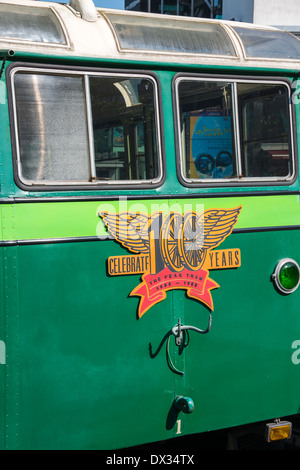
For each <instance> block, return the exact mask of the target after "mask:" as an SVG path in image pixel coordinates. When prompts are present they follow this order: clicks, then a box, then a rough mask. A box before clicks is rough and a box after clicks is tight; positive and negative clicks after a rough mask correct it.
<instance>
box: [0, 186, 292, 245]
mask: <svg viewBox="0 0 300 470" xmlns="http://www.w3.org/2000/svg"><path fill="white" fill-rule="evenodd" d="M239 205H242V207H243V209H242V211H241V215H240V217H239V220H238V222H237V224H236V226H235V228H236V229H245V228H260V227H266V228H268V227H278V226H282V227H285V226H293V225H299V216H298V213H299V207H300V203H299V196H298V195H284V196H283V195H279V196H264V197H259V196H251V197H245V196H241V197H230V198H225V197H222V198H213V199H209V198H206V199H201V198H199V199H195V198H188V199H171V200H170V201H167V200H165V199H154V200H153V199H151V200H135V201H132V200H126V199H124V198H123V199H122V200H120V201H118V200H117V201H108V202H106V201H105V200H102V201H101V200H100V201H74V202H63V201H62V202H47V203H43V202H26V203H18V204H15V205H13V204H2V215H3V218H4V219H5V227H3V233H2V238H1V239H2V240H3V241H10V240H42V239H51V238H54V239H55V238H71V237H92V236H97V235H99V236H103V235H105V234H107V231H106V229H105V228H104V225H103V224H102V222H101V219H99V212H100V211H101V209H102V210H104V209H105V210H111V211H112V212H115V213H118V212H123V211H127V210H128V211H132V212H141V213H146V214H151V213H154V212H156V211H157V210H162V211H165V212H168V211H169V210H170V209H171V210H172V209H173V210H177V211H180V212H184V210H185V209H186V210H188V208H192V210H195V209H198V211H201V209H202V210H204V209H213V208H220V207H222V208H232V207H238V206H239ZM12 213H13V217H12Z"/></svg>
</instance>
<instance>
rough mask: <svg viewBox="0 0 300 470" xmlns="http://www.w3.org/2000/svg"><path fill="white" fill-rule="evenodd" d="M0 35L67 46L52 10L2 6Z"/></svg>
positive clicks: (0, 6)
mask: <svg viewBox="0 0 300 470" xmlns="http://www.w3.org/2000/svg"><path fill="white" fill-rule="evenodd" d="M0 35H1V37H3V38H6V39H8V38H9V39H22V40H23V41H24V40H25V41H33V42H44V43H53V44H66V39H65V36H64V33H63V31H62V28H61V26H60V24H59V21H58V19H57V17H56V15H55V14H54V12H53V11H52V10H51V9H50V8H38V7H29V6H27V5H18V10H17V11H16V9H15V8H13V6H12V5H10V4H9V3H7V4H5V3H3V4H1V5H0Z"/></svg>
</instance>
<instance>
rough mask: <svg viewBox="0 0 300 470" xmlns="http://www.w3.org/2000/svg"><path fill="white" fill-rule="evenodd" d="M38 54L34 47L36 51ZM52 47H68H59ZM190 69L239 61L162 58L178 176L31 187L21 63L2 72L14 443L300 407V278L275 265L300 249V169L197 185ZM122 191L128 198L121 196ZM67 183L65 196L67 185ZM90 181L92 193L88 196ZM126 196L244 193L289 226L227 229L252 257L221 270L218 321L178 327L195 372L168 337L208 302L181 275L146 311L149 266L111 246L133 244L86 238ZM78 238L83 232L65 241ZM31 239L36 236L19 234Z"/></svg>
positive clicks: (113, 436)
mask: <svg viewBox="0 0 300 470" xmlns="http://www.w3.org/2000/svg"><path fill="white" fill-rule="evenodd" d="M22 58H23V59H24V60H25V59H26V60H29V61H30V60H32V56H31V55H28V56H27V57H26V56H25V55H24V54H23V57H22ZM39 59H40V60H43V59H44V58H43V57H39ZM47 60H48V61H49V62H52V63H55V59H54V58H53V57H49V58H48V59H47ZM74 63H76V61H75V59H73V64H74ZM78 64H79V65H81V66H84V65H87V61H81V62H80V63H79V62H78ZM89 65H90V63H89ZM93 65H94V66H95V65H99V66H101V67H103V66H105V65H108V66H109V67H111V66H114V67H117V66H118V65H119V64H118V63H115V62H113V61H111V62H110V63H109V64H107V63H104V62H102V61H99V62H96V61H94V63H93ZM141 65H143V68H145V67H151V68H152V65H153V64H133V63H132V62H130V61H127V62H124V64H123V65H122V66H123V67H127V68H129V67H130V66H135V67H140V66H141ZM183 69H184V70H185V71H186V70H190V71H192V72H193V73H195V72H203V71H204V70H205V71H209V72H211V73H219V72H221V73H223V74H224V73H230V74H232V73H235V74H236V73H238V72H239V71H238V69H234V70H228V69H223V70H222V69H221V68H215V67H210V69H208V67H202V68H201V67H195V66H191V67H190V68H187V67H181V68H179V67H178V65H176V64H173V65H172V66H170V69H169V70H167V69H166V67H165V66H161V67H160V68H158V67H156V68H154V67H153V70H154V71H156V73H157V76H158V79H159V81H160V84H161V89H162V106H163V116H164V136H165V139H166V145H165V147H166V149H165V153H166V155H165V156H166V167H167V178H166V181H165V183H164V184H163V185H162V187H161V188H158V189H156V190H147V191H141V190H137V191H124V190H123V191H113V190H109V191H95V190H87V191H82V190H78V191H76V190H73V191H71V190H70V191H65V190H64V191H60V192H58V191H57V192H54V191H49V192H46V191H45V192H39V193H35V192H34V191H28V192H25V191H23V190H21V189H20V188H18V187H17V186H16V185H15V183H14V179H13V166H12V150H11V144H10V130H9V118H8V102H7V96H6V86H5V77H2V80H1V81H0V122H1V126H0V140H1V148H0V179H1V197H3V198H4V199H3V201H2V203H1V201H0V208H1V241H2V242H6V244H5V243H2V245H3V246H1V247H0V251H1V255H0V263H1V266H0V285H1V288H0V306H1V310H0V340H1V341H5V344H6V364H0V379H1V394H0V416H1V418H0V448H7V449H35V450H38V449H118V448H120V447H127V446H133V445H138V444H143V443H146V442H153V441H158V440H162V439H169V438H171V437H176V436H179V435H184V434H193V433H199V432H203V431H207V430H214V429H222V428H228V427H230V426H236V425H240V424H246V423H250V422H255V421H261V420H264V419H273V418H277V417H279V416H285V415H291V414H294V413H298V412H299V409H300V402H299V389H300V375H299V367H300V365H299V364H298V363H297V360H295V359H293V358H295V348H294V347H293V344H295V341H298V340H300V338H299V334H300V333H299V328H300V324H299V322H300V320H299V295H300V291H299V290H297V291H296V292H294V293H293V294H291V295H289V296H284V295H281V294H279V293H278V292H277V291H276V289H275V288H274V285H273V282H272V281H271V275H272V273H273V271H274V269H275V266H276V264H277V262H278V261H279V260H280V259H282V258H285V257H289V258H293V259H295V260H296V261H297V262H298V263H299V262H300V253H299V230H296V229H295V227H296V226H299V225H300V223H299V221H300V217H299V214H300V211H299V209H300V208H299V193H297V191H299V181H298V180H297V181H296V182H295V183H294V184H293V185H291V186H289V187H284V186H280V187H272V186H270V187H266V186H265V187H252V188H251V187H245V188H238V189H234V188H225V189H224V188H222V189H215V188H208V189H205V190H204V189H203V190H201V191H200V190H199V189H187V188H184V187H183V186H181V185H180V184H179V182H178V179H177V176H176V162H175V157H174V155H175V144H174V124H173V109H172V93H171V90H172V87H171V80H172V77H173V76H174V74H175V73H176V72H177V71H181V70H183ZM255 72H258V71H253V70H252V71H251V70H247V73H248V74H250V73H251V74H254V73H255ZM244 73H246V72H245V71H244ZM260 73H261V72H260ZM272 73H276V75H278V71H271V70H270V71H269V75H271V74H272ZM264 74H265V71H264ZM287 75H288V74H287ZM288 76H292V72H291V73H290V74H289V75H288ZM298 114H299V110H298V105H297V107H296V116H297V118H298ZM241 191H242V192H241ZM274 191H277V192H281V194H279V195H274ZM219 192H220V193H222V194H220V195H219V196H218V193H219ZM253 192H255V195H253ZM225 193H226V194H227V195H228V197H227V195H225ZM259 193H261V196H260V195H259ZM119 195H122V196H123V199H122V200H121V201H118V200H114V199H113V197H115V196H119ZM133 195H134V196H135V198H136V199H135V200H131V199H130V198H131V197H132V196H133ZM210 195H211V196H213V197H211V198H210V197H209V196H210ZM58 196H59V197H60V198H61V200H60V201H59V202H57V200H56V199H54V200H53V201H52V200H51V198H52V197H58ZM85 196H87V197H89V198H90V199H87V200H81V199H80V197H81V198H82V197H85ZM104 196H105V197H109V196H112V198H111V199H105V197H104ZM202 196H203V197H202ZM37 197H38V198H39V199H38V202H36V201H35V199H33V198H37ZM44 197H47V202H42V198H44ZM65 197H68V200H65V199H64V198H65ZM93 197H95V198H97V200H92V198H93ZM125 197H127V200H125ZM19 198H22V200H21V201H22V202H20V199H19ZM71 198H73V199H72V200H71ZM76 198H77V199H76ZM24 200H26V202H24ZM125 205H126V210H129V211H130V210H131V211H133V210H135V211H138V210H139V211H141V212H145V213H147V214H151V213H152V212H154V211H156V210H164V208H165V210H166V211H167V210H169V209H170V208H172V209H174V208H175V209H176V210H178V211H181V212H184V211H186V210H187V208H188V209H189V210H191V209H193V210H195V209H196V208H199V210H204V209H205V210H207V209H210V208H233V207H237V206H239V205H242V211H241V214H240V217H239V219H238V222H237V224H236V226H235V228H236V229H255V228H268V229H270V228H273V229H274V230H272V231H266V232H258V231H255V230H253V231H252V232H249V233H248V232H247V231H244V232H242V231H237V232H235V233H232V234H231V235H230V236H229V237H228V238H226V240H225V241H224V242H223V243H222V244H221V246H220V248H221V249H232V248H239V249H240V250H241V266H240V267H239V268H237V269H219V270H212V271H211V272H210V277H211V278H212V279H213V280H214V281H216V282H217V283H218V284H219V286H220V287H219V288H217V289H214V290H213V292H212V297H213V303H214V310H213V312H212V328H211V330H210V332H209V333H208V334H205V335H200V334H197V333H196V332H195V331H191V332H190V333H189V335H190V341H189V344H188V346H187V347H185V348H179V347H178V346H177V345H176V344H175V338H174V337H173V336H171V337H170V341H169V355H170V357H171V359H172V362H173V364H174V366H175V367H176V369H177V370H178V371H183V372H184V375H180V374H178V373H174V370H173V371H172V370H171V369H170V367H169V366H168V363H167V360H166V346H167V343H166V341H164V338H165V337H166V334H167V333H168V332H170V329H171V328H172V327H174V325H176V323H177V321H178V318H181V322H182V323H184V324H188V325H194V326H196V327H199V328H203V329H204V328H206V326H207V322H208V315H209V310H208V308H207V307H205V306H204V305H203V304H202V303H200V302H197V301H196V300H193V299H190V298H188V297H187V296H186V294H185V292H184V291H183V290H173V291H168V292H167V295H166V298H165V299H164V300H163V301H162V302H160V303H158V304H156V305H154V306H153V307H152V308H151V309H150V310H149V311H147V312H146V313H145V314H144V315H143V317H142V318H139V319H138V317H137V308H138V303H139V299H138V298H137V297H131V296H129V294H130V292H131V291H132V290H133V289H134V288H135V287H136V286H137V285H138V284H139V283H140V275H130V276H129V275H128V276H108V275H107V258H108V257H109V256H123V255H125V254H127V251H126V250H125V249H124V248H123V247H122V246H120V245H119V244H118V243H116V242H115V241H114V240H110V239H107V240H100V239H99V241H96V242H90V241H84V237H96V236H97V235H98V236H100V237H101V236H104V235H105V234H106V233H107V232H106V230H105V229H104V226H103V223H102V221H101V219H100V218H99V215H98V213H99V210H100V209H99V207H101V208H105V209H106V210H109V208H111V209H112V210H115V211H117V212H119V211H121V210H124V209H125ZM120 207H121V209H120ZM276 227H280V230H276ZM292 228H293V230H290V229H292ZM69 238H82V239H83V240H82V241H81V243H73V242H72V241H70V240H65V243H52V241H53V240H52V239H62V240H60V241H64V239H69ZM15 241H28V242H29V241H31V242H32V243H31V244H28V245H22V244H17V243H15V244H14V243H12V244H11V245H10V244H9V243H10V242H15ZM42 241H43V242H46V241H48V242H47V243H43V244H42V243H39V242H42ZM160 346H161V348H160ZM177 396H183V397H190V398H191V400H193V402H194V410H193V412H192V413H188V414H185V413H182V412H177V413H171V410H173V408H174V400H175V398H176V397H177ZM177 411H178V410H177Z"/></svg>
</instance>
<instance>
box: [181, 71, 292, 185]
mask: <svg viewBox="0 0 300 470" xmlns="http://www.w3.org/2000/svg"><path fill="white" fill-rule="evenodd" d="M177 98H178V101H177V102H178V113H179V116H178V128H179V129H180V131H179V134H180V135H178V141H179V142H180V145H179V148H180V155H181V159H180V161H181V174H182V176H183V178H184V179H185V180H186V181H187V182H190V183H191V184H195V183H197V182H199V183H200V182H205V181H207V180H213V181H215V182H218V181H219V182H222V180H223V181H224V182H225V181H232V182H236V181H237V180H238V181H241V182H242V181H253V180H254V179H256V180H257V179H260V180H262V179H265V180H269V181H279V180H288V179H291V178H292V176H293V158H292V157H293V156H292V141H291V122H290V107H289V106H290V105H289V101H290V100H289V89H288V87H287V85H286V84H283V83H259V82H254V81H253V82H246V81H245V82H241V83H238V81H232V82H220V81H217V80H211V81H204V80H200V79H196V78H193V79H179V80H178V81H177Z"/></svg>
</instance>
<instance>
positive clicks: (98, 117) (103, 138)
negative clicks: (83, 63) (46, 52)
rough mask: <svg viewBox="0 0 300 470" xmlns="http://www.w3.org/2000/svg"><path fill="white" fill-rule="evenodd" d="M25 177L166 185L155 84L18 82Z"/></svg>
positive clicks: (32, 76) (57, 78)
mask: <svg viewBox="0 0 300 470" xmlns="http://www.w3.org/2000/svg"><path fill="white" fill-rule="evenodd" d="M14 96H15V111H16V124H17V125H16V137H17V156H18V163H19V175H20V178H21V180H22V181H23V182H25V183H30V184H38V183H42V184H55V183H59V184H62V183H78V184H79V183H88V182H90V183H97V182H99V183H109V182H112V183H117V182H133V183H134V182H140V181H151V182H153V181H158V179H159V177H160V176H161V164H160V163H161V162H160V152H159V145H158V141H157V139H158V112H157V109H156V88H155V82H154V81H153V80H152V79H151V78H148V77H146V76H141V77H130V76H124V75H123V76H119V75H111V76H106V75H102V74H101V75H100V74H98V75H95V76H88V75H81V74H73V75H71V74H70V75H68V76H67V75H64V74H62V73H59V72H56V73H53V74H48V73H37V72H30V71H17V72H16V73H15V74H14Z"/></svg>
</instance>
